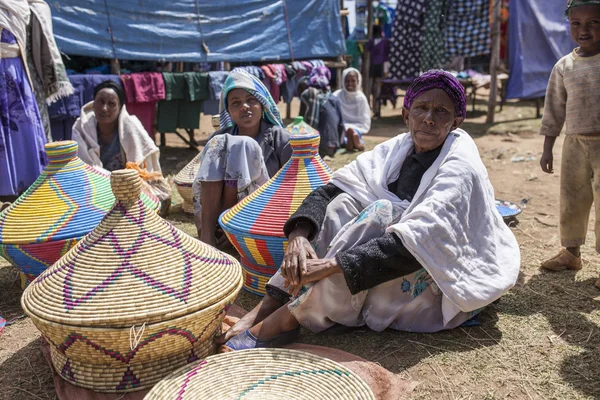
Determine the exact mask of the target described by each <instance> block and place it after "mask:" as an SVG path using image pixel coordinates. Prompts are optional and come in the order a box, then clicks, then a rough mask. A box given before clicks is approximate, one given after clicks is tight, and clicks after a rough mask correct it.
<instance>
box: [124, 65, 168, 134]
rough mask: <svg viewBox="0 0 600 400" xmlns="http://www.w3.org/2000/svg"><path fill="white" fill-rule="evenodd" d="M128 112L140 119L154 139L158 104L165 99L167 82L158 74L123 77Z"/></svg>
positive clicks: (138, 74)
mask: <svg viewBox="0 0 600 400" xmlns="http://www.w3.org/2000/svg"><path fill="white" fill-rule="evenodd" d="M121 81H122V83H123V89H124V90H125V96H126V99H127V102H126V104H127V111H128V112H129V114H130V115H135V116H136V117H138V119H139V120H140V122H141V123H142V125H143V126H144V129H146V132H148V135H150V137H151V138H154V119H155V117H156V103H157V102H158V101H160V100H164V99H165V81H164V79H163V77H162V75H161V74H159V73H158V72H141V73H134V74H131V75H121Z"/></svg>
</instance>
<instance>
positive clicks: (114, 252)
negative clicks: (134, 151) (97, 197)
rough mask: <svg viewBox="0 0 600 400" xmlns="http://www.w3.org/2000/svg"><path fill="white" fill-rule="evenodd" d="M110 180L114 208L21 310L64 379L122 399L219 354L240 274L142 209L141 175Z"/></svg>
mask: <svg viewBox="0 0 600 400" xmlns="http://www.w3.org/2000/svg"><path fill="white" fill-rule="evenodd" d="M111 181H112V185H113V191H114V194H115V196H116V198H117V202H116V203H115V205H114V206H113V208H112V209H111V210H110V211H109V212H108V213H107V214H106V217H105V218H104V219H103V220H102V222H101V223H100V224H99V225H98V226H97V227H96V228H95V229H94V230H92V231H91V232H90V233H89V234H88V235H87V236H85V237H84V238H83V239H82V240H81V241H80V242H79V243H77V244H76V245H75V247H74V248H73V249H72V250H71V251H69V252H68V253H67V254H66V255H65V256H64V257H62V258H61V259H60V260H59V261H58V262H57V263H56V264H54V265H53V266H52V267H51V268H49V269H48V270H47V271H45V272H43V273H42V274H41V275H40V276H38V277H37V278H36V279H35V280H34V281H33V283H32V284H31V285H29V287H28V288H27V289H26V290H25V292H24V293H23V297H22V298H21V305H22V307H23V310H24V311H25V313H26V314H27V315H28V316H29V317H30V318H31V319H32V321H33V322H34V324H35V325H36V326H37V327H38V329H39V330H40V331H41V332H42V333H43V335H44V337H45V338H46V339H47V340H48V342H49V343H50V347H51V349H52V360H53V363H54V366H55V367H56V369H57V371H59V372H60V374H61V376H62V377H63V378H65V379H66V380H68V381H69V382H71V383H73V384H75V385H77V386H81V387H86V388H89V389H93V390H96V391H102V392H123V391H127V390H129V391H131V390H140V389H144V388H148V387H150V386H152V385H153V384H154V383H156V382H157V381H158V380H160V379H161V378H162V377H164V376H165V375H167V374H168V373H170V372H171V371H173V370H174V369H176V368H179V367H181V366H183V365H185V364H186V363H189V362H191V361H194V360H196V359H199V358H204V357H206V356H207V355H210V354H213V353H214V352H215V351H216V346H215V345H214V342H213V338H214V335H215V334H216V333H217V332H219V330H220V328H221V322H222V320H223V318H224V317H225V312H226V310H227V308H228V307H229V305H230V304H231V303H232V302H233V300H234V299H235V296H236V295H237V293H238V292H239V290H240V289H241V286H242V273H241V268H240V265H239V263H238V262H237V261H236V260H235V259H234V258H233V257H231V256H228V255H226V254H224V253H221V252H220V251H218V250H216V249H214V248H212V247H210V246H207V245H205V244H203V243H202V242H200V241H198V240H195V239H193V238H191V237H190V236H188V235H186V234H185V233H183V232H181V231H179V230H177V229H176V228H174V227H173V226H172V225H170V224H169V223H168V222H166V221H165V220H163V219H162V218H160V217H159V216H158V215H157V214H156V213H155V212H154V211H152V210H150V209H149V208H148V207H147V206H145V205H144V203H143V202H142V201H141V200H140V190H141V185H142V181H141V179H140V178H139V176H138V174H137V172H136V171H133V170H120V171H115V172H113V173H112V176H111Z"/></svg>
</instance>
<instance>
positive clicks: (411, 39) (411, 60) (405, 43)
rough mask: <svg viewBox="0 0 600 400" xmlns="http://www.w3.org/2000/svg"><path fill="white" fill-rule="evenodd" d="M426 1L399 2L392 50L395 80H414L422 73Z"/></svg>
mask: <svg viewBox="0 0 600 400" xmlns="http://www.w3.org/2000/svg"><path fill="white" fill-rule="evenodd" d="M426 11H427V7H426V0H398V4H397V6H396V19H395V20H394V30H393V34H392V43H391V48H390V64H391V65H390V75H391V77H392V78H393V79H407V78H414V77H416V76H418V75H419V72H420V71H421V33H422V30H423V19H424V16H425V12H426Z"/></svg>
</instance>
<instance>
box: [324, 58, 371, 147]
mask: <svg viewBox="0 0 600 400" xmlns="http://www.w3.org/2000/svg"><path fill="white" fill-rule="evenodd" d="M333 95H334V96H335V97H337V98H338V99H339V101H340V107H341V110H342V119H343V121H344V129H345V137H344V139H343V140H342V141H343V142H344V143H345V146H346V150H347V151H353V150H358V151H363V150H364V149H365V144H364V142H363V140H362V137H363V135H366V134H367V133H369V130H370V129H371V107H369V100H367V96H365V94H364V93H363V92H362V77H361V76H360V72H358V70H357V69H356V68H346V69H345V70H344V72H342V88H341V89H339V90H336V91H335V92H333Z"/></svg>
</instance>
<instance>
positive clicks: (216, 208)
mask: <svg viewBox="0 0 600 400" xmlns="http://www.w3.org/2000/svg"><path fill="white" fill-rule="evenodd" d="M220 110H221V119H220V126H221V129H220V130H219V131H217V132H215V133H214V134H213V135H212V136H211V137H210V138H209V140H208V143H207V144H206V147H204V150H203V152H202V155H201V159H202V161H201V162H200V169H199V170H198V175H197V176H196V179H195V181H194V184H193V191H194V213H195V222H196V228H197V229H198V236H199V237H200V240H202V241H203V242H205V243H207V244H209V245H212V246H215V245H217V246H220V245H222V244H224V243H225V242H226V240H227V239H226V237H225V235H224V234H223V233H222V231H220V229H219V232H218V234H217V235H216V236H215V234H216V233H217V221H218V217H219V215H220V214H221V212H223V211H224V210H226V209H228V208H230V207H232V206H234V205H235V204H236V203H237V202H238V201H239V200H241V199H242V198H244V197H246V196H248V195H249V194H250V193H252V192H253V191H254V190H256V189H257V188H258V187H259V186H260V185H262V184H264V183H265V182H267V181H268V180H269V179H270V178H271V177H272V176H274V175H275V174H276V173H277V171H279V169H281V167H282V166H283V165H284V164H285V163H286V162H287V161H288V160H289V159H290V157H291V155H292V149H291V147H290V136H289V134H288V132H287V131H285V130H284V129H283V122H282V121H281V117H280V115H279V110H278V109H277V105H276V104H275V102H274V101H273V98H272V97H271V95H270V94H269V91H268V90H267V88H266V87H265V86H264V85H263V84H262V82H261V81H260V80H258V79H257V78H255V77H254V76H252V75H250V74H248V73H247V72H245V71H243V70H233V71H232V73H231V74H230V75H229V77H227V80H226V81H225V85H224V87H223V91H222V93H221V104H220Z"/></svg>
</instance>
